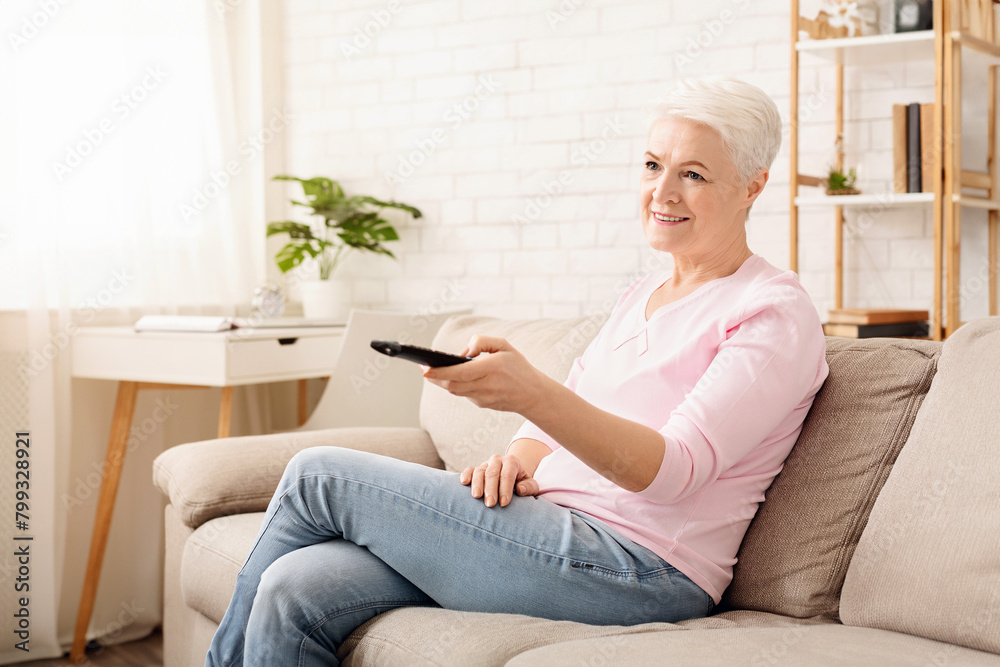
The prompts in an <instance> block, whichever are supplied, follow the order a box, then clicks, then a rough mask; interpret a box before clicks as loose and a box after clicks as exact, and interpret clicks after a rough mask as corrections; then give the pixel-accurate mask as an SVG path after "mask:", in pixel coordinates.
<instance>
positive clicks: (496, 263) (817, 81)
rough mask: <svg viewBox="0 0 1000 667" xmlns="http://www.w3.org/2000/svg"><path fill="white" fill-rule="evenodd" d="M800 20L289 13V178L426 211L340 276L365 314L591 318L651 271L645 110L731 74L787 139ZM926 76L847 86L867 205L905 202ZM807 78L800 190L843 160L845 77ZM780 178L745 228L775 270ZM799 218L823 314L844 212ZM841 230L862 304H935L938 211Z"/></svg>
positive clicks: (774, 5) (575, 6)
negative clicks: (904, 107)
mask: <svg viewBox="0 0 1000 667" xmlns="http://www.w3.org/2000/svg"><path fill="white" fill-rule="evenodd" d="M805 9H806V10H808V3H805ZM788 11H789V3H788V2H786V1H785V0H752V1H751V0H729V1H727V2H712V3H692V2H679V1H665V0H657V1H653V2H642V1H639V0H561V2H560V1H557V0H550V1H549V2H542V3H539V2H537V1H535V0H512V1H508V2H501V3H492V2H486V1H485V0H434V1H432V0H425V1H419V0H393V1H392V2H389V1H388V0H353V1H352V2H330V1H317V0H286V2H285V14H286V24H285V70H286V71H285V87H286V90H285V97H286V100H287V104H288V107H289V110H290V111H291V112H292V113H293V114H295V118H296V121H295V122H294V123H293V124H292V125H291V127H290V129H289V131H288V132H287V137H288V139H287V141H288V144H287V170H288V172H289V173H292V174H295V175H298V176H302V177H309V176H314V175H318V174H322V175H328V176H330V177H332V178H335V179H338V180H340V181H341V182H342V183H343V185H344V187H345V189H346V190H347V191H348V193H365V194H373V195H375V196H380V197H386V198H395V199H398V200H401V201H405V202H407V203H410V204H413V205H416V206H418V207H420V208H421V209H422V210H423V211H424V213H425V217H424V218H423V219H421V220H418V221H415V222H406V221H404V220H403V218H402V217H401V216H398V215H394V213H395V212H390V216H392V218H393V219H394V220H397V221H399V226H400V228H401V234H402V237H403V239H402V242H401V243H399V244H397V245H396V249H397V250H398V253H397V254H398V255H399V256H400V258H401V259H400V262H399V263H398V264H394V263H393V262H391V260H387V259H385V258H379V257H360V256H355V257H353V258H352V259H351V260H350V261H349V262H348V263H347V264H346V265H345V266H344V267H343V268H342V270H341V271H340V278H341V279H343V280H348V281H351V282H352V283H353V286H354V297H355V300H356V302H357V304H358V305H366V306H393V307H394V306H401V307H406V308H411V309H419V308H421V307H423V306H425V305H426V304H428V303H432V302H434V301H435V300H437V299H440V298H441V295H442V293H444V292H445V291H447V290H448V289H451V288H449V287H448V281H449V280H452V288H453V287H454V285H455V284H457V285H458V286H459V288H458V291H459V295H458V297H457V300H455V301H452V303H454V304H455V305H471V306H473V307H475V309H476V310H477V312H480V313H484V314H496V315H503V316H514V317H534V316H541V315H545V316H571V315H582V314H586V313H590V312H593V311H594V310H595V309H600V308H602V307H606V304H607V302H608V300H609V299H611V300H612V303H613V299H614V298H615V297H616V296H617V294H618V292H620V291H621V289H622V287H623V286H624V285H625V284H627V279H628V277H629V276H637V275H640V274H641V272H642V271H643V267H644V266H650V264H648V263H647V262H648V260H649V259H650V258H651V257H652V256H653V253H652V252H651V251H649V249H648V247H647V245H646V242H645V240H644V238H643V236H642V233H641V230H640V228H639V222H638V220H637V212H638V204H637V199H638V175H639V172H640V167H641V154H642V151H643V149H644V144H645V129H646V128H645V125H644V116H645V114H644V112H643V110H642V105H643V104H644V103H645V102H646V101H648V100H649V99H650V98H652V97H654V96H656V95H657V94H658V93H660V92H661V91H663V90H664V89H666V88H667V87H668V86H669V85H670V83H671V81H672V80H673V79H675V78H676V77H678V76H681V75H684V76H689V75H699V74H707V73H727V74H732V75H736V76H739V77H742V78H744V79H746V80H748V81H750V82H752V83H755V84H757V85H760V86H761V87H763V88H764V89H765V90H766V91H767V92H768V93H770V94H771V95H772V96H773V97H774V98H775V100H776V102H777V103H778V105H779V108H780V109H781V112H782V115H783V117H784V118H785V119H786V123H787V118H788V114H789V110H788V85H789V81H788V73H789V62H788V53H789V45H788V22H789V16H788ZM810 62H816V61H810ZM925 65H926V66H925ZM925 65H922V64H921V63H906V64H904V65H900V66H898V67H892V66H873V67H871V68H868V69H867V70H864V71H863V72H862V71H861V70H856V71H855V70H849V71H848V74H847V76H846V85H847V89H848V92H847V98H848V100H847V104H846V112H847V117H848V119H849V122H848V124H847V132H846V134H847V136H846V138H845V140H846V147H847V151H848V161H849V162H850V163H852V164H856V165H857V166H858V170H859V176H860V180H861V183H860V185H861V187H862V188H863V189H865V190H866V191H869V192H882V191H888V190H889V189H890V188H891V178H892V175H891V172H890V169H891V164H892V147H891V142H890V138H889V135H890V132H891V122H890V121H889V116H890V113H891V109H890V105H891V104H892V103H893V102H908V101H929V100H931V99H933V76H932V75H931V73H930V72H931V69H932V63H926V64H925ZM803 66H804V69H803V71H802V76H801V82H800V94H801V96H802V101H803V104H804V105H808V107H809V108H808V109H807V110H806V111H805V112H804V114H803V126H802V132H801V146H802V156H801V164H802V171H803V172H806V173H816V174H819V173H821V172H822V171H823V170H824V168H825V167H826V166H827V165H828V164H829V163H830V162H831V161H832V157H833V120H834V102H833V99H834V83H833V76H832V75H833V69H832V67H830V66H829V65H828V64H823V63H818V64H815V65H810V64H809V63H807V62H805V61H804V62H803ZM786 137H787V133H786ZM389 174H394V175H397V176H399V178H398V179H389V178H387V176H388V175H389ZM392 180H395V181H396V182H391V181H392ZM788 181H789V176H788V154H787V145H786V146H783V148H782V151H781V153H780V154H779V156H778V159H777V161H776V163H775V165H774V168H773V170H772V178H771V182H770V184H769V185H768V187H767V189H766V190H765V193H764V195H763V196H762V197H761V198H760V200H759V201H758V203H757V204H756V206H755V208H754V213H753V216H752V218H751V223H750V226H749V238H750V243H751V247H752V248H753V249H754V250H755V251H756V252H758V253H760V254H761V255H763V256H764V257H766V258H767V259H768V260H770V261H771V262H772V263H774V264H775V265H777V266H779V267H784V266H787V265H788V223H787V215H788ZM515 220H516V221H515ZM800 220H801V231H800V238H801V246H800V247H801V250H800V258H801V265H800V267H801V276H800V277H801V280H802V282H803V284H805V285H806V287H807V289H808V290H809V291H810V293H811V295H812V296H813V299H814V301H815V302H816V305H817V307H818V308H819V309H820V310H821V311H825V309H826V308H827V307H829V306H831V305H832V299H833V280H832V269H833V256H832V252H833V251H832V242H833V222H832V220H833V215H832V211H826V210H822V209H820V210H815V209H812V210H808V209H803V210H802V213H801V217H800ZM848 224H849V228H848V230H847V233H846V234H845V235H846V236H848V237H850V238H852V241H851V242H850V244H849V247H848V248H847V249H846V251H845V264H846V267H847V272H848V275H847V277H846V278H845V290H846V292H845V294H846V297H847V299H848V302H849V303H850V304H854V305H858V306H875V305H881V306H895V307H918V306H919V307H924V306H927V307H929V305H930V303H931V289H932V285H933V281H932V275H931V271H930V268H931V267H932V246H931V241H932V234H931V216H930V213H929V210H924V209H920V208H906V209H896V210H885V211H883V210H874V209H873V210H871V211H863V212H858V213H852V214H850V215H849V220H848ZM967 234H968V235H969V236H970V238H971V239H972V241H971V243H972V244H977V243H978V238H979V237H977V236H975V232H974V231H972V232H967ZM978 245H979V246H980V247H982V243H978ZM967 254H968V255H969V256H968V258H967V259H966V260H965V262H964V264H965V267H966V274H967V276H965V281H966V282H968V283H969V288H968V290H967V291H968V293H969V298H968V299H967V301H968V304H969V308H970V311H969V312H968V313H966V314H967V315H983V314H985V298H984V297H982V293H983V292H984V289H982V288H979V289H974V288H976V284H975V283H976V273H975V272H976V269H977V267H978V266H979V264H980V263H981V259H980V258H979V257H978V256H976V253H975V252H970V251H967ZM654 265H656V266H660V265H662V266H669V261H667V262H659V261H658V262H655V264H654Z"/></svg>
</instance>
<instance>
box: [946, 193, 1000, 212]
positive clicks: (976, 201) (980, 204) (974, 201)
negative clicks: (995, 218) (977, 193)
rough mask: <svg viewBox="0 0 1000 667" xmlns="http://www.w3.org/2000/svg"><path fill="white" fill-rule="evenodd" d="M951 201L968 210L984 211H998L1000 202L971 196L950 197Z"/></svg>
mask: <svg viewBox="0 0 1000 667" xmlns="http://www.w3.org/2000/svg"><path fill="white" fill-rule="evenodd" d="M951 200H952V201H953V202H955V203H956V204H961V205H962V206H967V207H968V208H981V209H984V210H986V211H1000V201H997V200H996V199H987V198H986V197H974V196H972V195H952V196H951Z"/></svg>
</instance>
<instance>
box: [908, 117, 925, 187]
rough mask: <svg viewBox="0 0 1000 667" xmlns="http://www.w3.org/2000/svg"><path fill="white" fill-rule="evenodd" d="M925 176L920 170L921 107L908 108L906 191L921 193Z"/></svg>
mask: <svg viewBox="0 0 1000 667" xmlns="http://www.w3.org/2000/svg"><path fill="white" fill-rule="evenodd" d="M922 185H923V175H922V174H921V168H920V105H919V104H917V103H916V102H914V103H912V104H909V105H907V107H906V191H907V192H920V188H921V187H922Z"/></svg>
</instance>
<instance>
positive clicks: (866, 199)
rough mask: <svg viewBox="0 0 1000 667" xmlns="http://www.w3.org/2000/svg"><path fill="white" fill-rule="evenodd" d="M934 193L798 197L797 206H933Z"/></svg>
mask: <svg viewBox="0 0 1000 667" xmlns="http://www.w3.org/2000/svg"><path fill="white" fill-rule="evenodd" d="M933 203H934V193H933V192H899V193H896V192H891V193H885V192H882V193H879V194H875V195H865V194H861V195H832V196H831V195H812V196H805V197H796V198H795V205H796V206H871V205H872V204H878V205H883V206H919V205H922V204H933Z"/></svg>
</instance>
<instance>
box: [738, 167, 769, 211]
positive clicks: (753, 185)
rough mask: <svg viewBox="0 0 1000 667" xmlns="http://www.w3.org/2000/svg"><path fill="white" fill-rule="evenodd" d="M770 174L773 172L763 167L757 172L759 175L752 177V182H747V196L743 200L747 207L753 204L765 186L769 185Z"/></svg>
mask: <svg viewBox="0 0 1000 667" xmlns="http://www.w3.org/2000/svg"><path fill="white" fill-rule="evenodd" d="M770 175H771V173H770V172H769V171H768V170H767V169H761V170H760V171H758V172H757V175H756V176H754V177H753V178H752V179H750V182H749V183H747V196H746V199H745V200H744V202H743V203H744V204H746V206H747V208H749V207H750V206H752V205H753V203H754V202H755V201H756V200H757V196H758V195H759V194H760V193H761V191H762V190H763V189H764V186H765V185H767V179H768V178H769V177H770Z"/></svg>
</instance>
